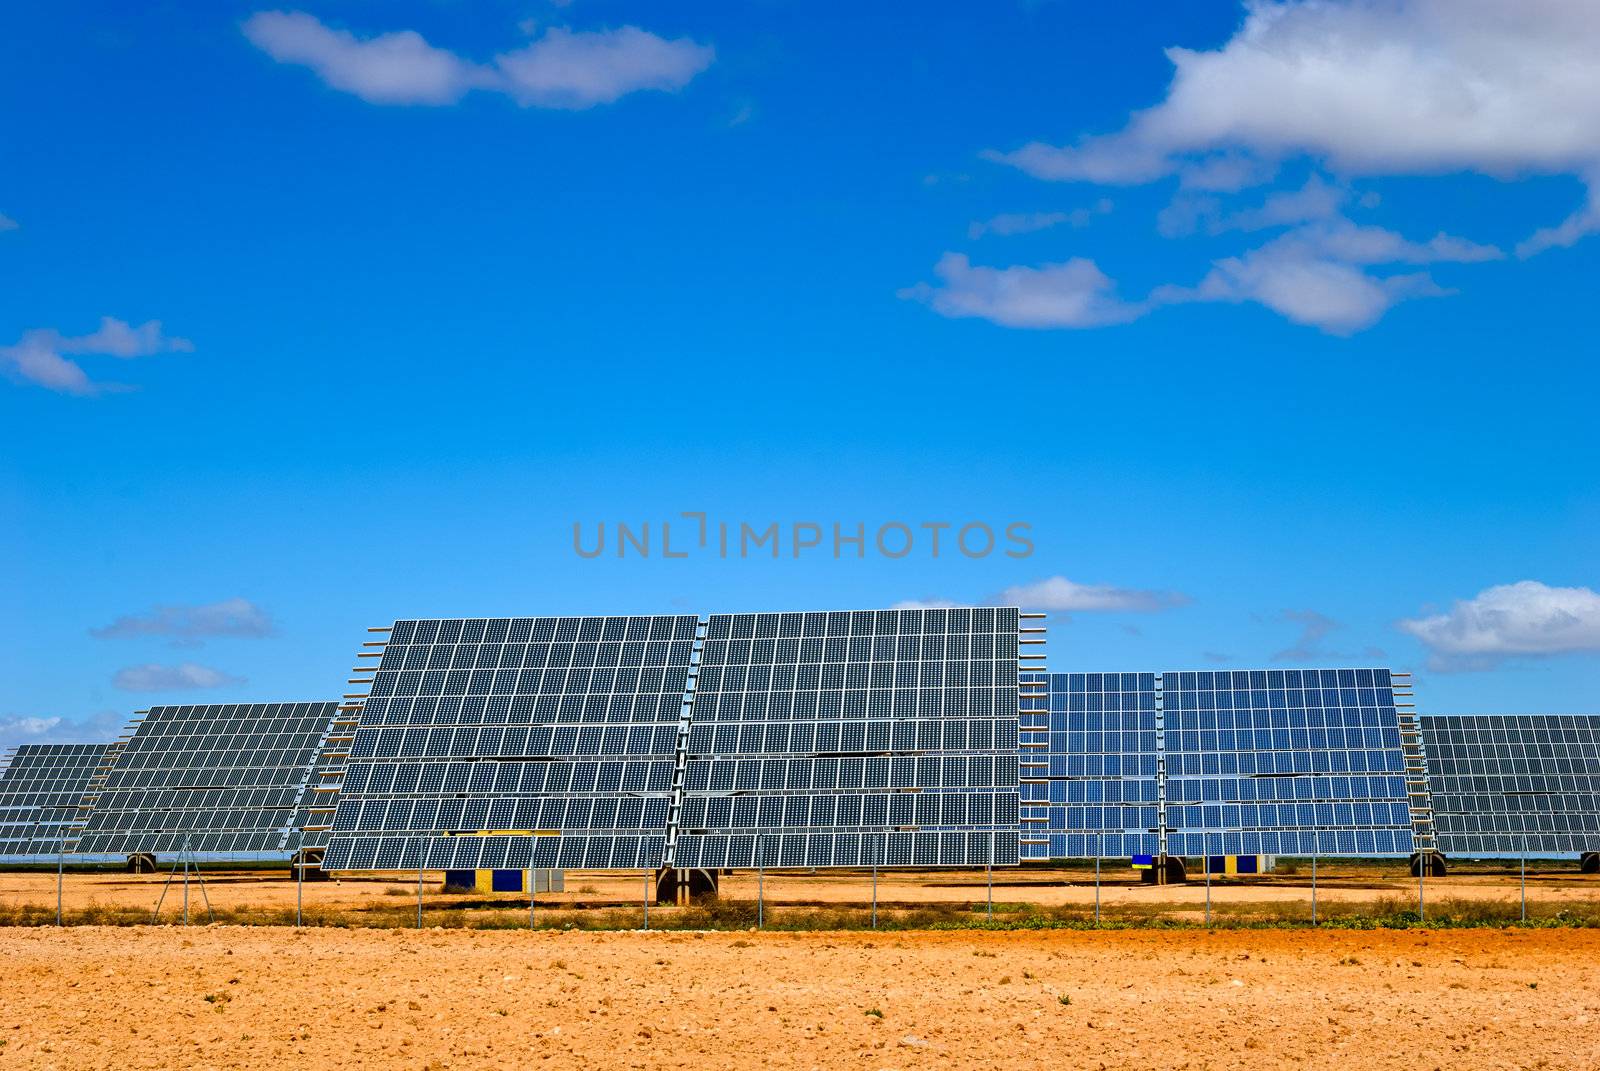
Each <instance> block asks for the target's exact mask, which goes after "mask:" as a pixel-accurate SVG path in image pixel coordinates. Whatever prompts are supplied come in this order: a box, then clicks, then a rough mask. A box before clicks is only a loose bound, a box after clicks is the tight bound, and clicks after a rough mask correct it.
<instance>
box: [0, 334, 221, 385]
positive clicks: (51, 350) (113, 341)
mask: <svg viewBox="0 0 1600 1071" xmlns="http://www.w3.org/2000/svg"><path fill="white" fill-rule="evenodd" d="M193 350H194V344H193V343H192V342H190V341H189V340H188V339H185V338H174V337H172V336H170V335H164V334H162V332H161V322H160V321H159V320H150V321H148V322H146V323H143V324H141V325H139V326H138V327H132V326H130V325H129V324H127V323H126V322H124V321H122V320H118V319H114V318H112V317H110V316H106V317H102V318H101V320H100V328H99V330H97V331H94V332H93V333H91V334H87V335H80V336H77V337H68V336H65V335H62V334H61V333H60V332H59V331H56V330H55V329H53V328H35V329H33V330H31V331H24V332H23V333H22V338H21V339H19V340H18V341H17V343H16V344H15V345H12V346H0V370H3V371H5V372H6V373H7V374H8V375H10V376H11V377H13V378H15V379H20V380H23V381H25V382H28V383H34V384H37V385H39V386H41V387H45V388H48V389H49V390H54V391H60V392H62V393H64V394H99V393H102V392H104V391H113V390H125V389H126V388H125V387H123V386H121V385H120V384H116V383H105V382H97V381H94V380H91V379H90V378H89V375H88V373H87V372H85V371H84V370H83V367H82V366H81V365H79V364H78V362H76V361H73V360H70V359H69V358H71V357H75V356H83V355H99V356H107V357H120V358H122V359H123V360H129V359H132V358H134V357H148V356H151V355H152V354H156V353H190V352H193Z"/></svg>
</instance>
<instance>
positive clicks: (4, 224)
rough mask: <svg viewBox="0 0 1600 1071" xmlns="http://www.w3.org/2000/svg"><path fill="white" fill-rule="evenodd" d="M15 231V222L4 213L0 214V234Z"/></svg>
mask: <svg viewBox="0 0 1600 1071" xmlns="http://www.w3.org/2000/svg"><path fill="white" fill-rule="evenodd" d="M16 229H17V221H16V220H14V219H12V218H11V217H10V216H8V215H6V214H5V213H4V212H0V232H4V231H14V230H16Z"/></svg>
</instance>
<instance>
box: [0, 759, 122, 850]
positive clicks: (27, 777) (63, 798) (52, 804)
mask: <svg viewBox="0 0 1600 1071" xmlns="http://www.w3.org/2000/svg"><path fill="white" fill-rule="evenodd" d="M111 746H112V745H110V744H23V745H21V746H20V747H18V748H17V750H16V752H15V753H14V754H13V755H12V756H11V761H10V762H9V763H7V764H6V767H5V770H4V772H0V862H7V863H24V862H42V861H45V860H47V859H51V858H55V857H56V856H57V855H58V854H59V853H60V852H61V851H62V850H63V845H64V842H65V841H67V840H70V839H71V838H72V836H73V835H74V833H75V827H76V826H77V825H78V824H79V823H80V822H81V821H82V811H81V810H80V807H81V805H82V803H83V798H84V793H85V792H87V791H88V788H89V782H90V780H91V779H92V778H93V777H94V775H95V774H96V773H97V772H98V771H99V769H100V766H101V763H103V762H104V761H105V758H106V752H107V750H108V749H109V748H110V747H111Z"/></svg>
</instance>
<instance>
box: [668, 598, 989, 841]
mask: <svg viewBox="0 0 1600 1071" xmlns="http://www.w3.org/2000/svg"><path fill="white" fill-rule="evenodd" d="M1017 616H1018V615H1017V611H1016V610H1015V609H994V608H983V609H961V608H957V609H927V610H880V611H854V612H834V613H785V614H777V613H771V614H717V615H713V616H712V617H711V618H710V619H709V621H708V622H707V630H706V641H705V646H704V650H703V652H702V654H701V658H700V662H699V667H698V673H697V676H696V682H695V687H694V696H693V707H692V709H693V723H692V728H691V729H690V731H689V737H688V752H687V783H686V792H685V799H684V804H683V812H682V817H681V822H680V829H679V831H678V835H677V836H676V838H675V853H674V857H673V860H674V865H676V866H679V867H706V868H713V869H721V868H730V867H731V868H744V867H754V866H757V865H762V866H781V867H828V866H843V867H855V866H870V865H873V864H879V865H883V866H919V867H921V866H973V865H978V866H981V865H984V864H989V863H994V864H1013V863H1015V862H1017V855H1018V845H1017V840H1018V835H1017V801H1018V797H1017V664H1018V651H1017V628H1018V620H1017Z"/></svg>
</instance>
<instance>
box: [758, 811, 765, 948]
mask: <svg viewBox="0 0 1600 1071" xmlns="http://www.w3.org/2000/svg"><path fill="white" fill-rule="evenodd" d="M766 924H767V861H766V860H765V859H763V858H762V857H761V834H759V833H757V834H756V929H758V930H759V929H762V928H764V927H765V926H766Z"/></svg>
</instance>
